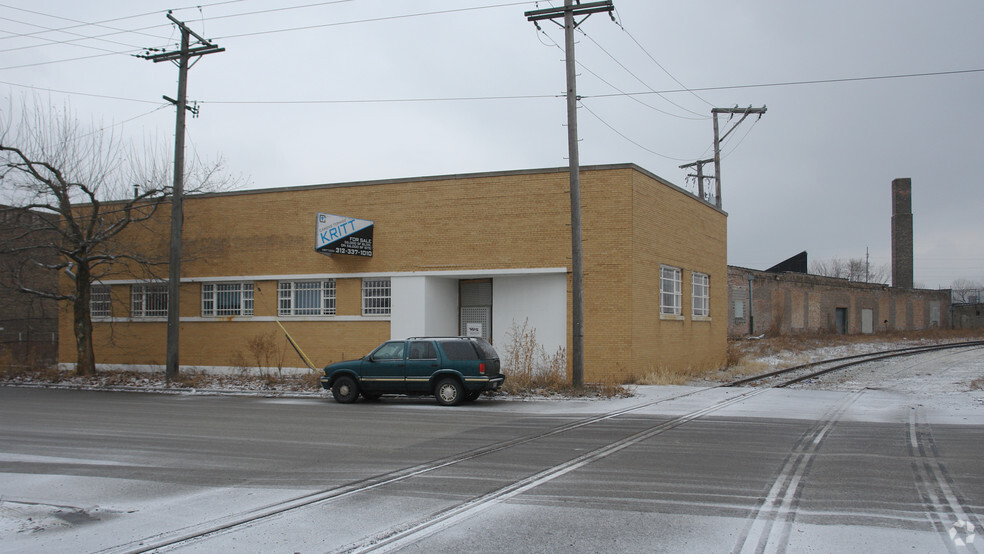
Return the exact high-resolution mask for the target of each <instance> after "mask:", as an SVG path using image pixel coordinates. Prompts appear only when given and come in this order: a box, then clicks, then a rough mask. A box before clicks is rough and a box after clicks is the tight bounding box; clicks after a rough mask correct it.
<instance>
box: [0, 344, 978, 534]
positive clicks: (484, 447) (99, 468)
mask: <svg viewBox="0 0 984 554" xmlns="http://www.w3.org/2000/svg"><path fill="white" fill-rule="evenodd" d="M980 356H981V355H980V354H977V358H976V360H977V361H976V362H975V361H973V360H974V359H975V358H973V357H972V356H971V357H970V358H968V359H970V360H972V362H971V363H978V364H979V363H980ZM956 401H957V400H954V402H956ZM959 401H960V402H966V401H967V400H966V399H965V398H961V399H960V400H959ZM982 414H984V410H982V409H980V406H968V407H967V409H965V410H955V411H954V410H940V409H938V408H936V407H933V406H929V405H927V404H925V403H924V402H923V399H920V398H916V397H912V396H906V395H900V394H898V393H895V392H891V391H879V390H870V389H861V390H857V391H810V390H758V389H720V388H719V389H699V388H686V387H645V388H640V390H639V391H638V394H637V395H636V396H635V397H632V398H627V399H615V400H606V401H556V400H540V401H525V402H521V401H496V400H486V399H483V400H480V401H478V402H476V403H474V404H471V405H467V406H461V407H457V408H442V407H439V406H437V405H436V404H435V403H434V402H433V400H432V399H429V400H428V399H419V400H418V399H395V398H394V399H384V400H383V401H381V402H375V403H367V402H359V403H357V404H354V405H339V404H336V403H334V402H333V401H332V400H330V399H328V398H307V399H273V398H256V397H213V396H198V395H156V394H136V393H101V392H80V391H60V390H43V389H24V388H0V420H2V425H0V551H3V552H42V551H44V552H80V551H85V552H101V551H105V552H138V551H145V550H150V549H155V548H159V549H161V550H164V551H170V550H174V551H181V552H186V551H187V552H195V551H200V552H215V551H236V552H327V551H390V550H401V551H407V552H460V551H463V550H464V551H497V552H498V551H506V552H548V551H579V552H586V551H589V552H600V551H604V552H616V551H617V552H654V551H658V552H783V551H789V552H832V551H838V552H843V551H855V552H858V551H864V552H866V553H871V552H900V551H907V552H947V551H950V552H981V551H982V550H984V548H982V547H984V539H982V538H979V537H977V536H975V535H974V534H972V533H971V532H970V531H969V530H968V529H969V526H968V525H967V524H966V523H961V522H970V524H972V525H974V526H975V527H976V528H975V531H976V532H977V533H979V532H980V531H982V530H984V529H982V528H981V523H982V517H981V514H984V463H982V460H984V440H982V438H984V415H982ZM951 535H952V536H951ZM972 537H973V538H977V539H978V540H977V541H975V542H973V543H970V544H966V543H967V542H968V541H969V540H970V539H971V538H972ZM961 542H962V543H964V544H963V545H960V543H961Z"/></svg>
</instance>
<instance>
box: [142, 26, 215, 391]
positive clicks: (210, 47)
mask: <svg viewBox="0 0 984 554" xmlns="http://www.w3.org/2000/svg"><path fill="white" fill-rule="evenodd" d="M167 18H168V19H170V20H171V21H172V22H174V24H175V25H177V26H178V28H179V29H180V30H181V49H180V50H174V51H170V52H162V53H160V54H150V53H149V52H150V50H148V53H147V54H145V55H142V56H139V57H141V58H144V59H146V60H151V61H153V62H154V63H158V62H167V61H171V62H177V66H178V99H177V100H172V99H170V98H168V97H167V96H165V97H164V99H165V100H168V101H169V102H171V103H172V104H174V105H175V106H177V117H176V122H175V127H174V129H175V130H174V190H173V191H172V193H171V248H170V252H169V257H168V281H167V366H166V368H165V370H164V377H165V378H166V379H167V380H168V381H171V380H173V379H175V378H177V376H178V371H179V363H178V335H179V326H180V322H181V313H180V305H181V304H180V294H181V225H182V223H184V206H183V203H184V150H185V110H187V111H190V112H192V113H193V114H194V115H197V113H198V111H197V109H194V108H190V107H189V106H188V67H189V65H188V62H189V60H190V59H191V58H192V57H195V58H198V57H201V56H204V55H206V54H215V53H218V52H224V51H225V48H219V47H218V46H216V45H215V44H213V43H212V42H210V41H208V40H207V39H204V38H202V37H201V36H199V35H198V34H197V33H195V32H194V31H192V30H191V29H189V28H188V26H187V25H185V24H184V23H183V22H181V21H178V20H177V19H176V18H175V17H174V16H173V15H171V12H167ZM191 37H195V40H196V41H197V42H196V44H195V46H194V47H192V46H191Z"/></svg>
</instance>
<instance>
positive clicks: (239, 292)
mask: <svg viewBox="0 0 984 554" xmlns="http://www.w3.org/2000/svg"><path fill="white" fill-rule="evenodd" d="M251 315H253V283H252V282H244V283H202V316H204V317H221V316H251Z"/></svg>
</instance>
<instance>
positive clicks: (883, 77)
mask: <svg viewBox="0 0 984 554" xmlns="http://www.w3.org/2000/svg"><path fill="white" fill-rule="evenodd" d="M982 72H984V68H981V69H955V70H952V71H928V72H925V73H899V74H894V75H873V76H867V77H841V78H834V79H813V80H806V81H779V82H774V83H757V84H746V85H721V86H714V87H699V88H690V89H687V88H684V89H675V90H661V91H644V92H627V93H620V94H595V95H592V96H582V98H612V97H619V96H643V95H647V94H672V93H678V92H694V91H697V92H705V91H711V90H740V89H748V88H771V87H788V86H801V85H824V84H832V83H852V82H862V81H880V80H889V79H911V78H915V77H940V76H947V75H963V74H968V73H982Z"/></svg>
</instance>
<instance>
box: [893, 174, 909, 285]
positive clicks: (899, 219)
mask: <svg viewBox="0 0 984 554" xmlns="http://www.w3.org/2000/svg"><path fill="white" fill-rule="evenodd" d="M892 286H893V287H900V288H906V289H911V288H912V179H908V178H906V179H895V180H893V181H892Z"/></svg>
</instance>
